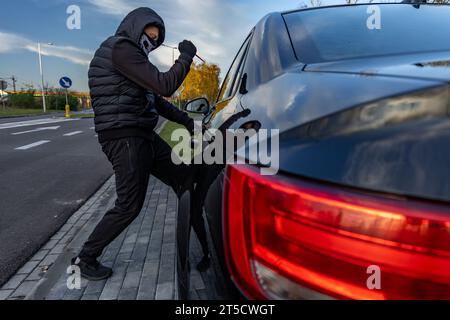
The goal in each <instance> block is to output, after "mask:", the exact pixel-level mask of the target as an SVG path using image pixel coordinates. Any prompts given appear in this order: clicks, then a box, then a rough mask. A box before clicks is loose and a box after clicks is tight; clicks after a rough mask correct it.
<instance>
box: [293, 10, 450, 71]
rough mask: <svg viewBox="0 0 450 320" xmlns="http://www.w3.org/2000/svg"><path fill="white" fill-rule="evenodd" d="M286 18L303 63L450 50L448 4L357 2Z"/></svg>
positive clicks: (449, 12) (449, 11)
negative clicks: (358, 3) (365, 3)
mask: <svg viewBox="0 0 450 320" xmlns="http://www.w3.org/2000/svg"><path fill="white" fill-rule="evenodd" d="M284 19H285V21H286V25H287V27H288V30H289V34H290V36H291V39H292V43H293V45H294V50H295V52H296V54H297V57H298V58H299V60H300V61H301V62H303V63H316V62H325V61H336V60H342V59H352V58H362V57H369V56H383V55H395V54H405V53H416V52H427V51H445V50H450V6H433V5H421V6H417V5H416V6H413V5H410V4H385V5H371V6H369V5H353V6H341V7H330V8H320V9H312V10H304V11H297V12H291V13H287V14H285V15H284Z"/></svg>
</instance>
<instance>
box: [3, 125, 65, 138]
mask: <svg viewBox="0 0 450 320" xmlns="http://www.w3.org/2000/svg"><path fill="white" fill-rule="evenodd" d="M60 127H61V126H56V127H46V128H37V129H34V130H28V131H22V132H14V133H11V134H12V135H13V136H16V135H19V134H25V133H32V132H38V131H44V130H57V129H59V128H60Z"/></svg>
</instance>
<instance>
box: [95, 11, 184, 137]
mask: <svg viewBox="0 0 450 320" xmlns="http://www.w3.org/2000/svg"><path fill="white" fill-rule="evenodd" d="M148 25H155V26H157V27H158V28H159V30H160V34H159V39H158V46H160V45H161V44H162V43H163V41H164V38H165V27H164V22H163V20H162V19H161V17H160V16H159V15H158V14H156V12H154V11H153V10H151V9H149V8H138V9H136V10H134V11H132V12H131V13H129V14H128V15H127V16H126V17H125V19H124V20H123V21H122V23H121V24H120V26H119V28H118V30H117V32H116V35H115V36H112V37H110V38H108V39H107V40H106V41H105V42H103V43H102V44H101V46H100V48H99V49H98V50H97V52H96V53H95V56H94V58H93V60H92V62H91V65H90V68H89V88H90V93H91V98H92V105H93V108H94V113H95V118H94V121H95V130H96V132H97V133H98V135H99V140H100V142H103V141H105V140H110V139H117V138H120V137H125V136H136V135H138V136H144V137H149V136H151V133H152V132H153V129H154V127H155V125H156V123H157V121H158V115H157V114H155V113H154V112H151V111H150V110H157V111H158V113H159V114H160V115H162V116H163V117H166V118H168V119H169V120H171V121H175V122H177V123H180V124H183V125H187V123H188V122H189V121H190V118H189V117H188V116H187V114H186V113H185V112H182V111H179V110H178V109H177V108H175V107H174V106H173V105H171V104H170V103H168V102H167V101H165V100H164V99H163V98H162V96H170V95H172V94H173V93H174V92H175V91H176V90H177V89H178V87H179V86H180V85H181V84H182V82H183V80H184V79H185V77H186V76H187V74H188V72H189V69H190V65H191V63H192V58H191V57H189V56H188V55H186V54H184V53H182V54H181V55H180V57H179V58H178V60H177V61H176V62H175V64H174V66H172V68H171V69H170V70H169V71H168V72H164V73H162V72H159V70H158V69H157V68H156V67H155V66H154V65H153V64H152V63H150V62H149V60H148V57H147V56H146V55H145V53H144V51H143V50H142V49H141V48H140V47H139V44H138V43H139V39H140V37H141V36H142V34H143V32H144V29H145V28H146V27H147V26H148ZM149 91H150V92H151V93H152V95H153V96H154V99H150V102H149V100H148V99H147V97H146V94H147V93H148V92H149ZM149 103H151V104H153V105H149Z"/></svg>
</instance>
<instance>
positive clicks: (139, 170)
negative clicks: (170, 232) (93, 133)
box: [78, 137, 153, 262]
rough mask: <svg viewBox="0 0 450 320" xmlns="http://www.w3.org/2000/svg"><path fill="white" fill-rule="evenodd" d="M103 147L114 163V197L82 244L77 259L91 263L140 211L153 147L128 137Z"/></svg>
mask: <svg viewBox="0 0 450 320" xmlns="http://www.w3.org/2000/svg"><path fill="white" fill-rule="evenodd" d="M102 149H103V151H104V152H105V154H106V155H107V157H108V159H109V161H110V162H111V163H112V165H113V169H114V172H115V176H116V193H117V199H116V202H115V206H114V208H112V209H111V210H109V211H108V212H107V213H106V214H105V215H104V217H103V218H102V220H101V221H100V222H99V223H98V225H97V226H96V227H95V229H94V231H93V232H92V234H91V235H90V236H89V239H88V240H87V241H86V243H85V244H84V246H83V248H82V250H81V252H80V254H79V256H78V257H79V258H80V259H81V260H83V261H85V262H94V261H96V259H97V258H98V257H99V256H100V255H101V254H102V251H103V249H104V248H105V247H106V246H107V245H108V244H110V243H111V242H112V241H113V240H114V239H115V238H116V237H117V236H118V235H119V234H120V233H121V232H122V231H123V230H124V229H125V228H126V227H127V226H128V225H129V224H130V223H131V222H132V221H133V220H134V219H135V218H136V217H137V216H138V215H139V213H140V211H141V209H142V206H143V204H144V201H145V196H146V192H147V185H148V181H149V174H150V168H151V165H152V158H153V150H152V146H151V142H150V141H147V140H145V139H143V138H138V137H130V138H123V139H118V140H112V141H108V142H107V143H105V144H103V145H102Z"/></svg>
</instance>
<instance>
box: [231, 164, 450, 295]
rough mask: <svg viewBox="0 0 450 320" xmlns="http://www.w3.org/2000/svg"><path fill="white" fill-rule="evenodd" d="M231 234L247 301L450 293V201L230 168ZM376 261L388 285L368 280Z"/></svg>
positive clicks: (234, 265)
mask: <svg viewBox="0 0 450 320" xmlns="http://www.w3.org/2000/svg"><path fill="white" fill-rule="evenodd" d="M224 236H225V245H226V248H225V251H226V258H227V264H228V268H229V270H230V273H231V275H232V277H233V278H234V281H235V283H236V284H237V285H238V286H239V287H240V289H241V290H242V291H243V292H244V293H245V294H246V295H247V296H248V297H250V298H255V299H260V298H273V297H277V298H301V297H305V296H309V297H332V298H342V299H450V211H449V208H448V207H447V206H444V205H440V204H428V203H422V202H419V201H411V200H398V199H389V198H386V197H380V196H374V195H370V196H369V195H366V194H362V193H361V194H360V193H356V192H350V191H343V190H340V189H339V188H332V187H325V186H319V185H317V184H315V183H309V182H300V181H298V180H294V179H291V178H288V177H281V176H275V177H273V176H261V175H260V174H259V172H258V170H257V168H254V167H251V166H247V165H232V166H228V168H227V176H226V181H225V193H224ZM369 266H377V267H379V270H380V275H381V277H380V279H381V289H376V288H372V289H369V287H368V286H367V280H368V278H369V277H370V276H371V274H370V273H369V274H368V267H369ZM286 288H289V290H288V289H286ZM315 293H317V295H316V294H315Z"/></svg>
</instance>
